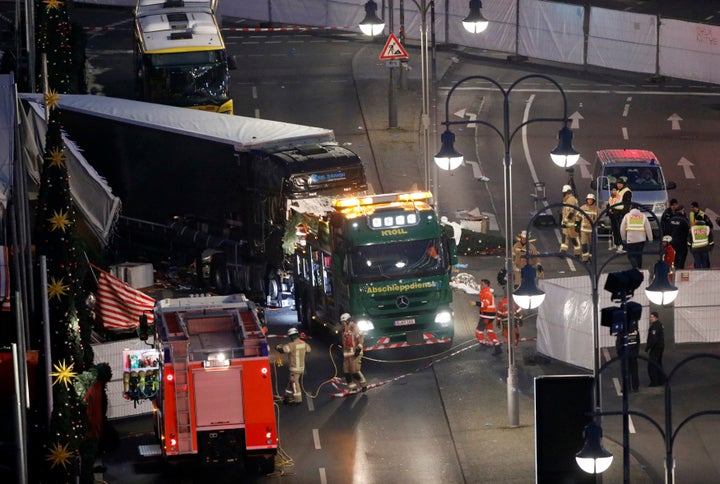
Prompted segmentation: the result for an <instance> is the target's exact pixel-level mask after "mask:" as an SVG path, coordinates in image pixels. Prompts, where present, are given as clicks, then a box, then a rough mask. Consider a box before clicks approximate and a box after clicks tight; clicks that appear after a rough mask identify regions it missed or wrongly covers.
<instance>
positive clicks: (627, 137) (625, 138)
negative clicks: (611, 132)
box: [622, 127, 630, 141]
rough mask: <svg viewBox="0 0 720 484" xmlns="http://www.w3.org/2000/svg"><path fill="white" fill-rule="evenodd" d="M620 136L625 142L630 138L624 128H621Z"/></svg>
mask: <svg viewBox="0 0 720 484" xmlns="http://www.w3.org/2000/svg"><path fill="white" fill-rule="evenodd" d="M622 135H623V139H624V140H626V141H627V140H629V139H630V136H628V130H627V128H626V127H623V128H622Z"/></svg>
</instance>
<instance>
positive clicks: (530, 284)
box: [513, 203, 678, 482]
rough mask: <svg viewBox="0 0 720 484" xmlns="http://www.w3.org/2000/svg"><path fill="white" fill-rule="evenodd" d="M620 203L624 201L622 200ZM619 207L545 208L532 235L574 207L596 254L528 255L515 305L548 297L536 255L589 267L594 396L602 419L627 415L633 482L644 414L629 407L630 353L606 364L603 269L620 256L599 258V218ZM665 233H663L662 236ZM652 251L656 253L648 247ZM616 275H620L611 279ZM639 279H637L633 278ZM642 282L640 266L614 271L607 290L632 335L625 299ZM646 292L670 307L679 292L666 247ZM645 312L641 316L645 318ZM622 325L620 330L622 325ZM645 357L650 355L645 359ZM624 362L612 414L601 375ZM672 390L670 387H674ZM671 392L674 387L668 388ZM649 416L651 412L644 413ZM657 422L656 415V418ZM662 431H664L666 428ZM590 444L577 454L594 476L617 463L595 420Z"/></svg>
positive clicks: (533, 304) (626, 459) (626, 457)
mask: <svg viewBox="0 0 720 484" xmlns="http://www.w3.org/2000/svg"><path fill="white" fill-rule="evenodd" d="M616 205H618V204H616ZM616 205H613V206H610V207H607V208H606V209H604V210H602V211H600V212H599V213H598V214H597V215H596V217H595V218H594V219H593V218H592V217H591V216H590V214H589V213H588V212H586V211H585V210H583V209H581V208H579V207H577V206H575V205H569V204H566V203H555V204H551V205H548V206H547V207H545V208H544V209H542V210H540V211H538V212H537V213H535V214H534V215H533V217H532V218H531V219H530V221H529V222H528V228H527V231H528V234H529V233H530V228H531V227H532V226H533V225H534V222H535V220H536V219H537V218H538V217H539V216H541V214H543V213H545V212H548V211H549V212H551V213H552V211H553V209H555V208H559V209H562V208H565V207H568V208H572V209H574V210H576V212H577V213H578V214H579V215H580V218H581V219H583V220H584V221H586V222H587V224H583V225H585V226H589V227H590V229H591V239H590V247H589V253H590V258H589V260H587V261H582V260H581V259H580V258H578V257H577V256H575V255H572V254H569V253H567V252H553V253H547V252H545V253H540V254H537V255H535V254H533V255H532V256H531V255H530V254H528V257H527V259H526V261H527V262H526V265H525V267H523V268H522V271H521V272H522V283H521V285H520V287H519V288H518V289H517V290H516V291H515V294H513V299H514V301H515V303H516V304H517V305H518V306H520V307H521V308H523V309H534V308H537V307H539V306H540V305H541V304H542V302H543V300H544V299H545V293H544V292H543V291H542V290H540V289H539V288H538V287H537V284H536V280H537V277H536V271H535V268H533V267H532V266H531V265H530V259H531V258H534V257H562V258H572V259H575V260H576V261H577V262H579V265H580V266H582V267H584V268H585V270H586V271H587V274H588V276H589V277H590V281H591V297H592V333H593V378H594V395H593V405H594V411H593V417H594V418H597V417H600V416H602V415H622V417H623V463H624V466H623V476H624V482H629V479H630V466H629V463H630V446H629V415H631V414H639V412H633V411H631V410H630V409H629V406H628V393H629V391H628V385H627V383H628V382H627V367H626V364H627V357H628V352H627V351H624V353H623V356H622V357H618V358H614V359H612V360H611V361H609V362H608V363H606V364H605V365H604V366H601V361H600V318H599V314H600V307H599V299H600V292H599V286H600V278H601V275H602V272H603V269H605V267H606V266H607V265H608V264H609V263H610V262H612V261H613V260H614V259H615V258H616V257H618V256H619V254H610V256H609V257H608V258H607V259H606V260H605V261H604V262H603V263H602V264H601V263H600V258H599V257H598V235H597V234H598V227H599V223H600V222H599V221H600V220H602V219H603V217H604V216H605V215H606V214H607V213H608V212H609V211H610V210H611V209H612V208H613V207H615V206H616ZM632 206H633V207H635V208H638V209H640V210H642V211H645V212H647V213H648V214H649V215H650V216H652V212H651V211H650V210H648V209H647V208H645V207H642V206H641V205H638V204H636V203H633V204H632ZM661 235H662V234H661ZM646 253H652V252H649V251H646ZM611 276H614V277H611ZM633 278H635V280H633ZM641 283H642V274H640V272H639V271H638V270H637V269H631V270H630V271H623V272H619V273H614V274H611V275H609V276H608V281H607V282H606V284H605V289H606V290H608V291H610V292H611V293H613V296H612V300H613V301H619V302H621V304H622V306H621V308H617V309H618V310H619V311H620V312H621V313H622V316H623V317H622V318H621V323H622V324H621V326H622V327H621V328H620V329H619V330H620V331H622V333H623V334H626V333H627V329H628V324H630V322H631V321H630V320H631V319H632V318H631V317H630V316H629V315H628V313H629V311H627V309H626V308H625V303H626V302H627V300H628V299H629V297H630V296H632V292H633V291H634V290H635V289H636V288H637V287H638V286H639V285H640V284H641ZM645 294H646V295H647V297H648V299H649V300H650V301H651V302H652V303H654V304H659V305H667V304H670V303H672V302H673V301H674V300H675V298H676V297H677V294H678V289H677V287H675V286H674V285H673V284H672V283H671V282H670V280H669V267H668V265H667V264H666V263H665V262H664V261H663V260H662V249H661V252H660V254H659V260H658V261H657V262H656V263H655V265H654V269H653V276H652V281H651V283H650V284H649V285H648V286H647V287H646V288H645ZM639 317H640V316H639V314H638V315H637V316H636V319H639ZM616 329H617V328H616ZM641 358H643V359H645V358H644V357H641ZM617 360H620V362H621V374H622V389H623V401H622V408H623V410H622V411H621V412H607V413H603V412H602V410H601V407H602V402H601V398H600V381H601V380H600V374H601V373H602V371H603V370H604V369H605V368H606V367H607V366H608V365H610V364H611V363H613V362H615V361H617ZM668 388H669V387H668ZM666 391H668V392H669V390H666ZM641 416H643V417H646V418H647V416H645V415H641ZM650 420H651V419H650ZM656 426H657V425H656ZM661 432H662V431H661ZM585 436H586V443H585V447H584V448H583V449H581V450H580V452H578V455H577V457H576V459H577V462H578V465H579V466H580V467H581V468H582V469H583V470H585V471H586V472H590V473H593V474H596V473H602V472H603V471H605V470H606V469H607V468H608V467H609V466H610V464H611V463H612V454H610V453H609V452H608V451H607V450H605V449H604V448H603V447H602V445H601V443H600V438H601V437H602V429H601V427H600V425H599V424H598V423H597V422H596V421H595V420H593V422H591V423H590V424H589V425H588V426H587V427H586V429H585Z"/></svg>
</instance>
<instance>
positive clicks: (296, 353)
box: [275, 328, 311, 405]
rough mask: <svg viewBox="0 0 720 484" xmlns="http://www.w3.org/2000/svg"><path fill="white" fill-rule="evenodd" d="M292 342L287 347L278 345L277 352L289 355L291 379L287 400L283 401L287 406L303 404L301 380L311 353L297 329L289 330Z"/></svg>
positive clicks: (287, 390) (286, 390) (286, 394)
mask: <svg viewBox="0 0 720 484" xmlns="http://www.w3.org/2000/svg"><path fill="white" fill-rule="evenodd" d="M287 334H288V337H289V338H290V342H289V343H288V344H286V345H282V344H280V345H277V346H275V350H276V351H277V352H278V353H284V354H286V355H288V359H289V360H290V378H289V379H288V384H287V388H285V398H284V399H283V401H284V402H285V404H287V405H299V404H300V403H302V386H301V385H300V379H301V378H302V376H303V373H305V355H306V354H307V353H310V351H311V348H310V345H309V344H307V343H306V342H305V341H303V340H302V339H300V335H299V334H298V330H297V328H290V329H289V330H288V333H287Z"/></svg>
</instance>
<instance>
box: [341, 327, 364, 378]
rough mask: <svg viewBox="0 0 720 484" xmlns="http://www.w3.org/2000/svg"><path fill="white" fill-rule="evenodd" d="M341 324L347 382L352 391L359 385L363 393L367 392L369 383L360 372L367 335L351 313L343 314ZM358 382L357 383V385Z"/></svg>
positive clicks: (344, 371) (344, 369) (344, 370)
mask: <svg viewBox="0 0 720 484" xmlns="http://www.w3.org/2000/svg"><path fill="white" fill-rule="evenodd" d="M340 322H341V323H342V325H343V331H342V352H343V373H345V382H346V383H347V385H348V389H350V390H355V389H357V386H358V383H359V384H360V387H361V388H362V391H365V390H367V381H366V380H365V376H364V375H363V374H362V372H361V371H360V366H361V364H362V355H363V344H364V343H365V335H363V333H362V331H360V328H358V325H357V323H356V322H355V320H353V317H352V316H350V314H349V313H343V314H342V315H341V316H340ZM356 381H357V383H355V382H356Z"/></svg>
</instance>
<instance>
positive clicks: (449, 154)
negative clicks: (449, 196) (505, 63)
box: [435, 74, 580, 427]
mask: <svg viewBox="0 0 720 484" xmlns="http://www.w3.org/2000/svg"><path fill="white" fill-rule="evenodd" d="M528 79H543V80H546V81H548V82H550V83H551V84H552V85H554V86H555V87H556V88H557V90H558V92H559V93H560V94H561V96H562V116H561V117H555V118H544V117H542V118H531V119H528V120H526V121H523V122H522V123H520V124H518V125H517V126H516V127H515V128H514V129H512V130H511V128H510V95H511V93H512V91H513V89H514V88H515V87H516V86H517V85H518V84H520V83H522V82H524V81H526V80H528ZM471 80H482V81H486V82H489V83H491V84H492V85H493V86H495V87H496V88H497V90H498V91H499V92H500V94H502V96H503V124H502V128H497V127H496V126H495V125H493V124H491V123H489V122H487V121H485V120H482V119H473V120H469V121H466V120H462V121H450V98H451V97H452V95H453V93H454V92H455V90H456V89H457V88H458V87H459V86H460V85H462V84H463V83H465V82H467V81H471ZM568 121H569V120H568V117H567V98H566V96H565V91H563V89H562V87H560V84H558V83H557V82H556V81H555V80H554V79H552V78H550V77H548V76H545V75H542V74H529V75H526V76H523V77H521V78H519V79H518V80H516V81H515V82H513V83H512V84H511V85H510V87H508V88H507V89H505V88H503V87H502V86H501V85H500V84H499V83H498V82H497V81H496V80H494V79H492V78H490V77H486V76H480V75H476V76H469V77H466V78H464V79H461V80H460V81H458V82H456V83H455V85H453V87H452V88H451V89H450V92H449V93H448V96H447V99H446V100H445V121H444V122H443V123H442V124H443V125H445V132H444V133H443V134H442V136H441V142H442V147H441V148H440V151H439V152H438V153H437V154H436V155H435V163H436V164H437V165H438V167H440V168H441V169H443V170H454V169H456V168H458V167H459V166H460V165H461V164H462V162H463V155H462V153H460V152H459V151H457V150H456V149H455V146H454V144H455V135H454V134H453V132H452V131H450V126H452V125H467V124H480V125H483V126H486V127H488V128H490V129H491V130H492V131H493V132H495V134H497V135H498V136H499V137H500V139H501V140H502V142H503V147H504V158H503V166H504V197H505V270H506V271H507V278H506V282H505V284H506V285H505V294H506V295H507V297H508V306H509V308H508V310H509V314H514V308H513V298H511V296H512V294H513V289H514V283H513V279H514V277H513V272H514V271H513V262H512V246H513V225H512V206H513V202H512V176H511V171H512V170H511V167H512V159H511V157H510V145H511V143H512V140H513V139H514V137H515V135H516V134H518V133H519V132H520V131H521V130H522V129H523V128H525V127H526V126H527V125H529V124H532V123H537V122H554V123H562V129H560V132H559V136H558V137H559V143H558V146H557V147H556V148H555V149H554V150H553V151H552V152H551V154H550V156H551V158H552V160H553V162H554V163H555V164H556V165H558V166H560V167H563V168H567V167H569V166H572V165H574V164H575V163H576V162H577V160H578V158H579V157H580V155H579V154H578V153H577V152H576V151H575V149H574V148H573V147H572V131H571V130H570V129H569V128H568V126H567V124H568ZM514 325H515V322H514V321H513V318H509V320H508V326H509V327H508V334H510V335H512V334H514ZM517 385H518V380H517V368H516V367H515V349H514V348H513V345H511V344H508V377H507V393H508V420H509V425H510V426H511V427H517V426H519V425H520V409H519V396H518V388H517Z"/></svg>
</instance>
